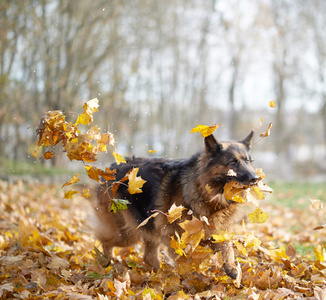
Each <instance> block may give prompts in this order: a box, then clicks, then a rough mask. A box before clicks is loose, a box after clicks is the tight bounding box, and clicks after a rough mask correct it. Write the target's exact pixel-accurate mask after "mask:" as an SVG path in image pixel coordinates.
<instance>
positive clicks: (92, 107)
mask: <svg viewBox="0 0 326 300" xmlns="http://www.w3.org/2000/svg"><path fill="white" fill-rule="evenodd" d="M98 102H99V101H98V99H97V98H94V99H92V100H89V101H87V102H86V103H85V104H84V106H83V109H84V110H85V111H87V110H89V111H91V112H92V113H94V112H96V111H98V108H99V106H100V105H99V104H98Z"/></svg>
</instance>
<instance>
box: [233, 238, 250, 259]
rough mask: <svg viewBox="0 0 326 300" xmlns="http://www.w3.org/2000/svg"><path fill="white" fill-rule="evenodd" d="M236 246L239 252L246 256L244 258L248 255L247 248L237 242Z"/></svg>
mask: <svg viewBox="0 0 326 300" xmlns="http://www.w3.org/2000/svg"><path fill="white" fill-rule="evenodd" d="M234 245H235V246H236V247H237V249H238V250H239V252H240V253H241V254H242V255H244V256H247V255H248V253H247V250H246V248H245V247H244V246H243V245H242V244H241V243H239V242H238V241H235V242H234Z"/></svg>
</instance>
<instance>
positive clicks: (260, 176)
mask: <svg viewBox="0 0 326 300" xmlns="http://www.w3.org/2000/svg"><path fill="white" fill-rule="evenodd" d="M256 174H257V176H258V177H259V178H266V176H265V173H264V172H263V169H262V168H259V169H256Z"/></svg>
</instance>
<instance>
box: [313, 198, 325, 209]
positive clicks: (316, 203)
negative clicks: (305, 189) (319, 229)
mask: <svg viewBox="0 0 326 300" xmlns="http://www.w3.org/2000/svg"><path fill="white" fill-rule="evenodd" d="M310 201H311V203H312V207H313V208H314V209H323V208H324V205H323V203H322V202H321V201H320V200H319V199H310Z"/></svg>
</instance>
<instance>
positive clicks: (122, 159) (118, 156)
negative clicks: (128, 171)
mask: <svg viewBox="0 0 326 300" xmlns="http://www.w3.org/2000/svg"><path fill="white" fill-rule="evenodd" d="M112 155H113V156H114V158H115V161H116V163H117V164H118V165H120V163H124V164H125V163H126V161H125V159H124V158H123V157H122V155H120V154H118V153H116V152H112Z"/></svg>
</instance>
